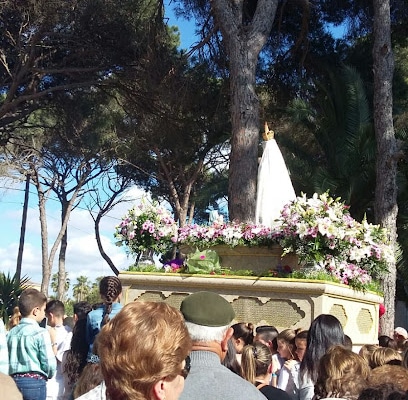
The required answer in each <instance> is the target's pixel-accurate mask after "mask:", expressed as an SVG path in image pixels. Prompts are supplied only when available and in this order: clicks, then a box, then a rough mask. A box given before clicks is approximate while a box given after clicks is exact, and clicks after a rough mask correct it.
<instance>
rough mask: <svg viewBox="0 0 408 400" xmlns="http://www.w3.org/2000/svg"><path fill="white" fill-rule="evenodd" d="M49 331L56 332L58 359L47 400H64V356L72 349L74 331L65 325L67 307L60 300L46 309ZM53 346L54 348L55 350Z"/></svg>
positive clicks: (48, 383) (49, 385)
mask: <svg viewBox="0 0 408 400" xmlns="http://www.w3.org/2000/svg"><path fill="white" fill-rule="evenodd" d="M45 315H46V317H47V320H48V325H49V326H48V327H47V328H48V330H54V332H55V343H53V345H54V346H55V347H56V354H55V357H56V359H57V372H56V374H55V375H54V377H53V378H51V379H49V380H48V381H47V400H62V398H63V394H64V377H63V373H62V364H61V362H62V356H63V354H64V352H65V351H66V350H69V348H70V347H71V338H72V330H71V328H70V327H69V326H65V325H64V317H65V307H64V303H63V302H62V301H60V300H51V301H49V302H48V303H47V306H46V308H45ZM54 346H53V348H55V347H54Z"/></svg>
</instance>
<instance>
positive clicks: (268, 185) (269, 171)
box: [256, 122, 296, 228]
mask: <svg viewBox="0 0 408 400" xmlns="http://www.w3.org/2000/svg"><path fill="white" fill-rule="evenodd" d="M262 136H263V139H264V141H263V142H262V146H263V153H262V158H261V162H260V163H259V167H258V188H257V196H256V223H257V224H262V225H265V226H268V227H270V228H273V227H274V226H275V225H276V219H277V218H279V216H280V213H281V211H282V209H283V206H284V205H286V204H288V203H289V202H291V201H292V200H295V199H296V194H295V190H294V189H293V186H292V181H291V180H290V176H289V172H288V169H287V168H286V164H285V161H284V159H283V157H282V153H281V151H280V150H279V147H278V144H277V143H276V140H275V138H274V132H273V131H271V130H269V127H268V123H267V122H265V132H264V133H263V135H262Z"/></svg>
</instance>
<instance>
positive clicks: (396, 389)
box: [0, 276, 408, 400]
mask: <svg viewBox="0 0 408 400" xmlns="http://www.w3.org/2000/svg"><path fill="white" fill-rule="evenodd" d="M99 288H100V295H101V299H102V302H101V303H100V304H96V305H91V304H88V303H87V302H78V303H76V304H75V305H74V315H73V318H66V315H65V308H64V304H63V303H62V302H61V301H59V300H50V301H48V302H47V299H46V297H45V296H44V295H43V294H42V293H40V292H39V291H38V290H36V289H32V288H30V289H26V290H24V291H23V292H22V294H21V296H20V298H19V302H18V308H16V309H15V312H14V315H13V317H12V318H10V324H9V326H8V327H7V328H8V329H6V327H4V324H2V322H1V320H0V382H1V387H2V388H3V389H2V390H3V395H2V398H4V399H6V400H8V399H9V400H21V399H23V400H72V399H79V400H133V399H134V400H136V399H146V400H176V399H181V400H187V399H204V400H206V399H223V400H229V399H231V400H232V399H234V400H236V399H241V398H242V399H251V400H256V399H260V400H261V399H265V398H267V399H270V400H279V399H280V400H320V399H332V398H341V399H347V400H357V399H361V400H367V399H375V400H377V399H378V400H406V399H408V396H407V391H408V344H407V343H408V333H407V331H406V330H405V329H404V328H401V327H398V328H396V329H395V331H394V332H393V335H391V336H380V337H379V339H378V343H377V344H371V343H370V344H366V345H363V346H361V348H359V349H358V352H357V349H355V348H353V343H352V338H350V337H349V336H347V335H345V334H344V331H343V328H342V325H341V323H340V322H339V320H338V319H337V318H336V317H335V316H333V315H329V314H322V315H319V316H318V317H316V318H315V319H314V320H313V321H312V323H311V325H310V326H309V327H307V329H296V330H294V329H290V328H288V329H283V330H281V331H278V330H277V329H276V328H275V327H273V326H269V325H263V326H258V327H255V326H254V325H253V324H252V323H250V322H238V323H234V321H235V312H234V309H233V307H232V305H231V304H230V303H229V302H228V301H227V300H226V299H225V298H223V297H222V296H220V295H218V294H216V293H213V292H197V293H193V294H190V295H188V296H187V297H185V298H184V300H183V301H182V302H181V305H180V308H179V309H176V308H174V307H172V306H170V305H168V304H166V303H165V302H142V301H134V302H130V303H128V304H127V305H125V306H122V304H121V303H120V301H121V295H122V286H121V283H120V280H119V279H118V278H117V277H115V276H108V277H104V278H103V279H102V280H101V282H100V287H99ZM45 321H46V324H44V322H45Z"/></svg>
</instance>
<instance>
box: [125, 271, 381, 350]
mask: <svg viewBox="0 0 408 400" xmlns="http://www.w3.org/2000/svg"><path fill="white" fill-rule="evenodd" d="M119 279H120V280H121V282H122V286H123V293H124V296H123V301H124V303H128V302H130V301H134V300H144V301H165V302H167V303H169V304H170V305H172V306H174V307H176V308H179V307H180V303H181V302H182V300H183V299H184V297H186V296H187V295H188V294H190V293H194V292H198V291H202V290H208V291H213V292H216V293H219V294H220V295H221V296H223V297H224V298H226V299H227V300H228V301H229V302H230V303H231V304H232V306H233V308H234V310H235V313H236V321H237V322H239V321H245V322H252V323H253V324H254V325H264V324H267V325H274V326H276V328H277V329H278V330H282V329H286V328H303V329H308V327H309V326H310V323H311V322H312V321H313V319H314V318H315V317H317V316H318V315H320V314H333V315H335V316H336V317H337V318H338V319H339V320H340V322H341V323H342V325H343V328H344V331H345V333H346V334H347V335H349V336H350V337H351V339H352V341H353V345H354V346H361V345H363V344H365V343H377V337H378V319H379V304H380V303H382V301H383V299H382V297H381V296H379V295H377V294H375V293H372V292H366V293H363V292H357V291H354V290H353V289H350V288H349V287H348V286H346V285H341V284H337V283H332V282H324V281H315V280H305V279H283V278H266V277H265V278H254V277H240V276H219V275H187V274H170V273H141V272H128V271H123V272H121V273H120V274H119Z"/></svg>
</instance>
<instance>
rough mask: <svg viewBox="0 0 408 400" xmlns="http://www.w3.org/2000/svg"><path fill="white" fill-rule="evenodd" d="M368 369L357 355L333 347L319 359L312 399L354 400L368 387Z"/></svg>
mask: <svg viewBox="0 0 408 400" xmlns="http://www.w3.org/2000/svg"><path fill="white" fill-rule="evenodd" d="M370 372H371V370H370V367H369V366H368V365H367V362H366V361H365V360H364V359H363V358H362V357H361V356H359V355H358V354H356V353H353V352H352V351H351V350H349V349H346V348H345V347H343V346H333V347H332V348H330V349H329V350H328V352H327V353H326V354H325V355H324V356H323V357H322V358H321V359H320V363H319V368H318V370H317V380H316V384H315V394H314V397H313V399H314V400H319V399H331V398H342V399H347V400H356V399H357V398H358V396H359V395H360V393H361V392H362V390H363V389H365V388H366V387H367V386H368V378H369V376H370Z"/></svg>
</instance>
